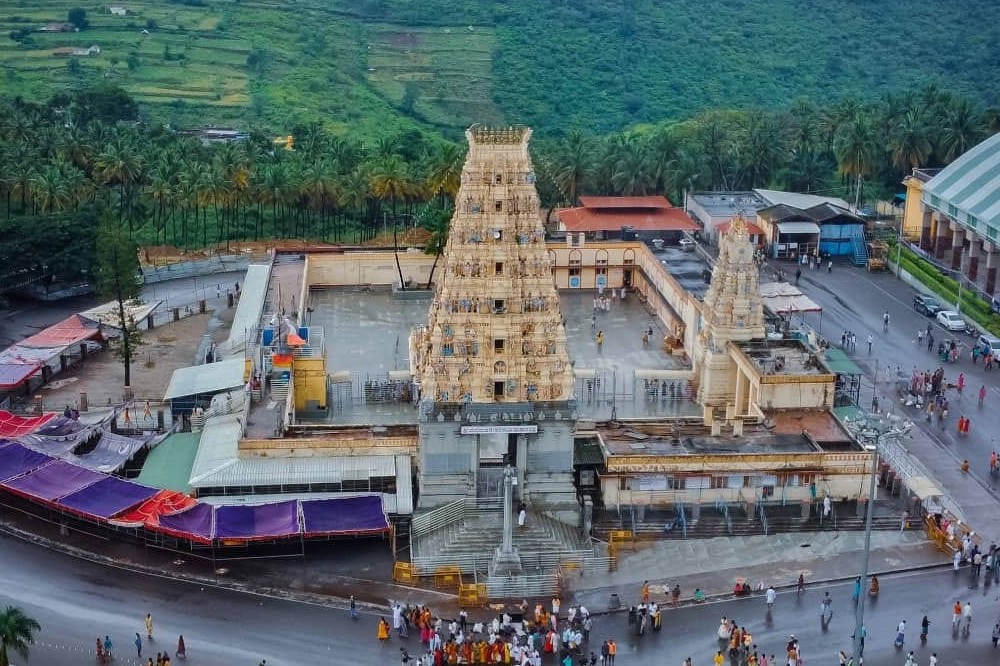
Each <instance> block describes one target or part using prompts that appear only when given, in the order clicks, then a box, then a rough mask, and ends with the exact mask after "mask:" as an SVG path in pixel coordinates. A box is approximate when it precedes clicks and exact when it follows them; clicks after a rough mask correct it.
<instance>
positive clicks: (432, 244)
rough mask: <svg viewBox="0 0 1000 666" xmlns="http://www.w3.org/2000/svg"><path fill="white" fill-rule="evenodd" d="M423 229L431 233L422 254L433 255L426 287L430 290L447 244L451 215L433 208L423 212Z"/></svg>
mask: <svg viewBox="0 0 1000 666" xmlns="http://www.w3.org/2000/svg"><path fill="white" fill-rule="evenodd" d="M421 217H422V219H421V223H422V224H423V227H424V228H425V229H427V230H428V231H429V232H431V235H430V238H428V239H427V245H426V246H425V247H424V254H432V255H434V263H433V264H431V273H430V275H428V276H427V286H426V287H425V289H430V288H431V285H432V284H433V283H434V271H435V270H437V265H438V260H439V259H440V258H441V255H442V254H444V248H445V246H446V245H447V244H448V230H449V229H450V227H451V215H450V214H449V212H448V211H447V210H446V209H443V208H434V209H430V210H427V211H425V212H424V215H422V216H421Z"/></svg>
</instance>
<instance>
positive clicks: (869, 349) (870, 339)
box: [868, 333, 875, 354]
mask: <svg viewBox="0 0 1000 666" xmlns="http://www.w3.org/2000/svg"><path fill="white" fill-rule="evenodd" d="M873 342H875V336H874V335H872V334H871V333H869V334H868V353H869V354H871V353H872V343H873Z"/></svg>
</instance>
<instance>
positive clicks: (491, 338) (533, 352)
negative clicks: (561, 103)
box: [413, 126, 573, 403]
mask: <svg viewBox="0 0 1000 666" xmlns="http://www.w3.org/2000/svg"><path fill="white" fill-rule="evenodd" d="M465 135H466V137H467V138H468V141H469V153H468V157H467V158H466V160H465V166H464V168H463V169H462V183H461V186H460V187H459V191H458V196H457V197H456V200H455V213H454V216H453V217H452V220H451V230H450V232H449V234H448V244H447V246H446V248H445V252H444V264H445V266H444V275H443V278H442V279H441V281H440V282H439V283H438V285H437V289H436V292H435V299H434V304H433V306H432V308H431V312H430V316H429V321H428V325H427V328H426V330H424V331H422V332H419V333H418V335H417V336H416V337H417V339H416V340H415V342H416V343H417V344H416V349H415V350H414V352H415V355H414V357H413V358H414V360H415V362H416V374H415V376H416V378H417V380H418V382H419V387H420V392H421V396H422V397H423V398H424V399H429V400H433V401H434V402H438V403H440V402H445V403H447V402H457V403H497V402H502V403H507V402H514V403H517V402H536V401H548V400H567V399H569V397H570V394H571V392H572V388H573V379H572V377H573V375H572V371H571V369H570V365H569V356H568V354H567V352H566V331H565V329H564V328H563V325H562V316H561V313H560V309H559V295H558V294H557V293H556V289H555V286H554V283H553V280H552V266H551V263H550V261H551V260H550V258H549V254H548V251H547V249H546V246H545V235H544V231H543V227H542V221H541V219H540V217H539V212H538V194H537V192H536V191H535V175H534V171H533V170H532V167H531V158H530V156H529V155H528V139H529V138H530V136H531V130H530V129H527V128H520V127H518V128H507V129H489V128H483V127H479V126H474V127H472V128H470V129H469V130H467V131H466V133H465Z"/></svg>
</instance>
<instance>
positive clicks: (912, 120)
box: [889, 109, 931, 169]
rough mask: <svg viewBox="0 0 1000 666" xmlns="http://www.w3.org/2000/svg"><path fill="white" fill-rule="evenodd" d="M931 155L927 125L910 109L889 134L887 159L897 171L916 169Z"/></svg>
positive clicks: (916, 112)
mask: <svg viewBox="0 0 1000 666" xmlns="http://www.w3.org/2000/svg"><path fill="white" fill-rule="evenodd" d="M930 154H931V142H930V139H929V138H928V137H927V124H926V123H925V122H924V119H923V118H922V117H921V115H920V113H919V112H918V111H917V110H916V109H910V110H909V111H907V112H906V113H905V114H904V115H903V117H902V118H900V119H899V121H898V122H897V123H896V125H895V126H894V127H893V128H892V130H891V131H890V134H889V157H890V160H891V161H892V165H893V166H894V167H896V168H897V169H916V168H917V167H919V166H921V165H923V164H926V163H927V158H928V157H930Z"/></svg>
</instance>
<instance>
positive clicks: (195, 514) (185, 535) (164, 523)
mask: <svg viewBox="0 0 1000 666" xmlns="http://www.w3.org/2000/svg"><path fill="white" fill-rule="evenodd" d="M150 529H152V530H153V531H154V532H163V533H164V534H169V535H170V536H175V537H179V538H181V539H188V540H190V541H194V542H197V543H201V544H210V543H212V539H213V538H214V537H215V507H214V506H212V505H211V504H205V503H203V502H202V503H198V504H195V505H194V506H193V507H191V508H190V509H188V510H187V511H182V512H180V513H175V514H174V515H172V516H160V524H159V526H157V527H151V528H150Z"/></svg>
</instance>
